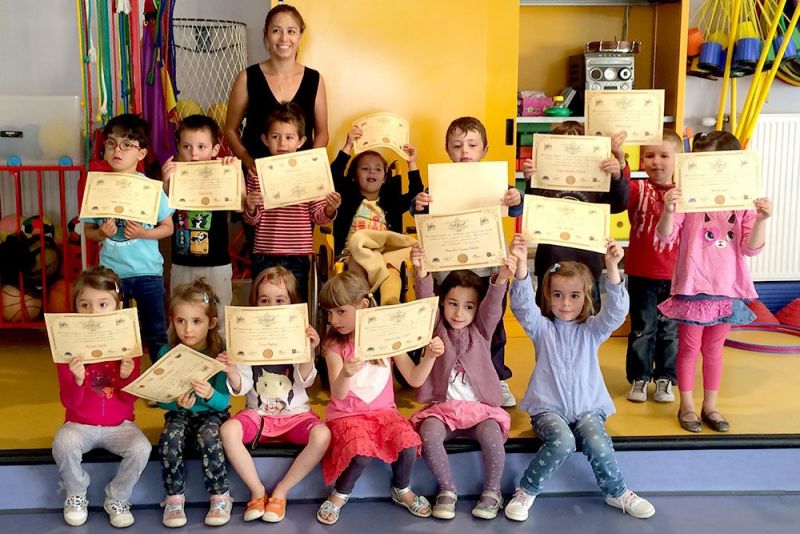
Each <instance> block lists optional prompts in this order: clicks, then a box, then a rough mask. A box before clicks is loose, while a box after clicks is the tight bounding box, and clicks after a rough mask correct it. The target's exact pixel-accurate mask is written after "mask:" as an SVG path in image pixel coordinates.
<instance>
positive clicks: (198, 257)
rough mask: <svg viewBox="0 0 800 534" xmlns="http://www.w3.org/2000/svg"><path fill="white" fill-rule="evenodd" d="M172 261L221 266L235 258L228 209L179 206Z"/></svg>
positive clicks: (186, 264) (175, 221) (187, 265)
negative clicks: (186, 208) (230, 250)
mask: <svg viewBox="0 0 800 534" xmlns="http://www.w3.org/2000/svg"><path fill="white" fill-rule="evenodd" d="M172 222H173V223H174V225H175V233H174V234H173V236H172V263H174V264H176V265H183V266H186V267H217V266H220V265H227V264H229V263H230V262H231V257H230V254H229V252H228V212H227V211H202V210H197V211H186V210H176V211H175V213H174V214H173V215H172Z"/></svg>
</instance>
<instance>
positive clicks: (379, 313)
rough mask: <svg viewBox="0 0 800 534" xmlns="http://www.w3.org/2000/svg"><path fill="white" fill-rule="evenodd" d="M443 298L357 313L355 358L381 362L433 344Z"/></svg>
mask: <svg viewBox="0 0 800 534" xmlns="http://www.w3.org/2000/svg"><path fill="white" fill-rule="evenodd" d="M438 309H439V298H438V297H430V298H426V299H419V300H415V301H413V302H406V303H405V304H396V305H394V306H379V307H376V308H365V309H357V310H356V328H355V357H356V359H357V360H379V359H381V358H388V357H390V356H394V355H396V354H400V353H402V352H408V351H410V350H414V349H418V348H420V347H424V346H425V345H427V344H428V343H430V342H431V337H432V336H433V327H434V325H435V323H436V312H437V311H438Z"/></svg>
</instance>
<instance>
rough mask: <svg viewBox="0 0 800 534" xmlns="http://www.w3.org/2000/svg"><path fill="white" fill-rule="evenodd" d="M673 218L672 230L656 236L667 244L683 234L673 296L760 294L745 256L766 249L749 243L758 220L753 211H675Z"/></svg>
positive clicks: (755, 295) (747, 295) (750, 295)
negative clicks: (668, 233)
mask: <svg viewBox="0 0 800 534" xmlns="http://www.w3.org/2000/svg"><path fill="white" fill-rule="evenodd" d="M672 217H673V219H672V233H671V234H670V235H669V236H667V237H664V236H662V235H661V234H659V233H658V232H656V235H657V236H658V238H659V239H660V240H661V241H663V242H664V243H671V242H673V241H674V240H675V239H676V238H677V237H678V236H679V235H680V244H679V245H678V259H677V261H676V263H675V273H674V274H673V275H672V294H673V295H697V294H699V293H704V294H706V295H716V296H722V297H730V298H737V299H754V298H757V297H758V293H756V288H755V286H754V285H753V279H752V278H751V277H750V271H749V269H748V268H747V263H746V262H745V256H755V255H756V254H758V253H760V252H761V250H762V249H763V248H764V247H763V245H762V246H761V247H758V248H752V247H750V246H748V244H747V239H748V238H749V237H750V233H751V231H752V229H753V223H754V222H755V220H756V212H755V211H754V210H737V211H718V212H708V213H675V214H673V216H672Z"/></svg>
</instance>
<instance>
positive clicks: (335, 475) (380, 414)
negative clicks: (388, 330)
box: [317, 272, 444, 525]
mask: <svg viewBox="0 0 800 534" xmlns="http://www.w3.org/2000/svg"><path fill="white" fill-rule="evenodd" d="M319 302H320V306H321V307H322V308H323V309H324V310H326V311H327V313H328V324H329V327H328V332H327V333H326V334H325V340H324V341H323V345H322V347H323V351H324V354H325V360H326V362H327V365H328V374H329V376H330V381H331V400H330V403H329V404H328V406H327V409H326V412H325V413H326V419H327V421H328V427H329V428H330V430H331V446H330V448H329V449H328V452H327V454H326V455H325V457H324V458H323V459H322V476H323V478H324V480H325V483H326V484H330V483H332V482H334V481H335V484H334V487H333V488H334V489H333V492H332V493H331V495H330V497H328V500H326V501H325V502H324V503H322V506H321V507H320V509H319V511H318V512H317V519H318V520H319V521H320V522H322V523H325V524H328V525H331V524H333V523H336V521H338V520H339V513H340V510H341V507H342V506H344V504H345V503H346V502H347V500H348V499H349V498H350V493H351V492H352V491H353V487H354V486H355V483H356V480H358V478H359V477H360V476H361V474H362V473H363V472H364V469H366V467H367V465H368V464H369V461H370V459H371V458H378V459H379V460H381V461H383V462H385V463H390V464H391V465H392V492H391V495H392V500H393V501H394V502H395V503H397V504H398V505H400V506H403V507H404V508H406V509H408V511H409V512H411V513H412V514H414V515H416V516H418V517H429V516H430V515H431V506H430V503H429V502H428V501H427V499H425V497H421V496H418V495H415V494H414V492H412V491H411V487H410V486H409V484H410V481H411V470H412V468H413V467H414V462H415V461H416V458H417V456H418V453H419V449H420V445H421V441H420V438H419V435H418V434H417V433H416V432H415V431H414V428H413V427H412V426H411V424H410V423H409V422H408V421H407V420H406V419H404V418H403V416H402V415H400V413H399V412H398V411H397V406H396V405H395V402H394V389H393V381H392V364H394V365H397V368H398V370H399V371H400V373H401V374H402V375H403V377H405V379H406V380H407V381H408V383H409V384H410V385H411V386H413V387H417V386H420V385H421V384H422V383H423V382H424V381H425V379H426V378H427V377H428V374H429V373H430V372H431V368H433V362H434V360H435V359H436V357H438V356H439V355H441V354H442V352H443V351H444V345H443V344H442V340H441V339H439V338H434V339H433V340H432V341H431V343H430V345H428V347H427V348H426V349H425V353H424V355H423V357H422V360H421V361H420V363H419V364H417V365H415V364H414V362H413V361H412V360H411V358H409V357H408V355H407V354H406V353H400V354H396V355H394V356H392V357H391V358H386V359H382V360H372V361H369V362H364V361H361V360H356V359H355V355H354V345H353V343H354V340H353V332H354V330H355V316H356V309H363V308H368V307H369V306H370V305H371V304H372V303H373V302H374V301H373V300H372V295H371V294H370V292H369V286H368V285H367V281H366V280H365V279H364V278H363V277H361V276H359V275H357V274H355V273H352V272H344V273H342V274H339V275H336V276H334V277H333V278H331V279H330V280H328V282H326V283H325V285H324V286H323V287H322V290H321V291H320V295H319Z"/></svg>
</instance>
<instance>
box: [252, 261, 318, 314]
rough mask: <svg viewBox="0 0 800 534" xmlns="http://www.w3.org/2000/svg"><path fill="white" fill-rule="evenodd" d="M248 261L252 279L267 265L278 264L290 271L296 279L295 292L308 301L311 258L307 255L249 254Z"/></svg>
mask: <svg viewBox="0 0 800 534" xmlns="http://www.w3.org/2000/svg"><path fill="white" fill-rule="evenodd" d="M250 261H251V262H252V267H251V269H250V271H251V272H252V273H253V274H252V276H253V280H255V279H256V276H258V274H259V273H260V272H261V271H263V270H264V269H266V268H267V267H276V266H278V265H280V266H281V267H283V268H284V269H286V270H287V271H290V272H291V273H292V274H293V275H294V277H295V278H296V279H297V292H298V293H299V294H300V298H301V299H303V302H308V275H309V273H310V272H311V259H310V258H309V257H308V256H273V255H270V254H255V253H253V254H251V255H250Z"/></svg>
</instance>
